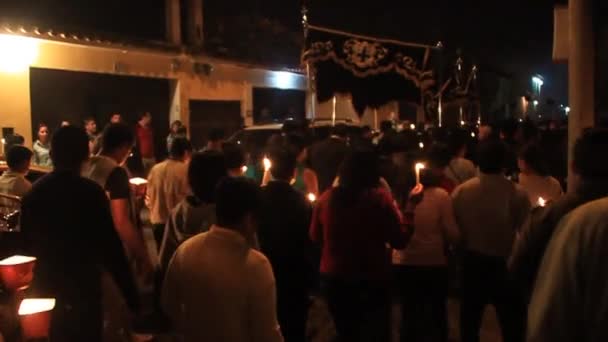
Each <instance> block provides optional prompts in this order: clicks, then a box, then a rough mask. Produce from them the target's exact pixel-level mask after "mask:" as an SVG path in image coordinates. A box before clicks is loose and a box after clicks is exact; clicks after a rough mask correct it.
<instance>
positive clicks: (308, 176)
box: [287, 134, 319, 196]
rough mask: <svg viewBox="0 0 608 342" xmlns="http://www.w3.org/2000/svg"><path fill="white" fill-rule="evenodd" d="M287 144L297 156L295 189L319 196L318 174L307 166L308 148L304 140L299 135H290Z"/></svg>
mask: <svg viewBox="0 0 608 342" xmlns="http://www.w3.org/2000/svg"><path fill="white" fill-rule="evenodd" d="M287 144H288V145H289V147H290V148H291V149H292V150H293V151H294V153H295V155H296V156H297V159H296V160H297V164H296V174H295V177H294V183H293V187H294V188H295V189H296V190H298V191H300V192H301V193H303V194H313V195H314V196H318V195H319V180H318V179H317V174H316V172H315V171H314V170H313V169H311V168H309V167H308V166H307V165H306V160H307V159H308V148H307V146H306V144H305V142H304V138H303V137H301V136H299V135H295V134H292V135H289V136H288V137H287Z"/></svg>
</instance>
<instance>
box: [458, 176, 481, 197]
mask: <svg viewBox="0 0 608 342" xmlns="http://www.w3.org/2000/svg"><path fill="white" fill-rule="evenodd" d="M480 185H481V182H480V181H479V177H474V178H471V179H469V180H468V181H466V182H464V183H462V184H460V185H459V186H457V187H456V188H455V189H454V191H453V192H452V194H457V193H460V192H462V191H466V190H469V189H475V188H478V187H479V186H480Z"/></svg>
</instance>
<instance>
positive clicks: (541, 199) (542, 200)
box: [537, 197, 547, 207]
mask: <svg viewBox="0 0 608 342" xmlns="http://www.w3.org/2000/svg"><path fill="white" fill-rule="evenodd" d="M537 204H538V206H539V207H544V206H545V205H547V201H546V200H545V199H544V198H542V197H539V198H538V202H537Z"/></svg>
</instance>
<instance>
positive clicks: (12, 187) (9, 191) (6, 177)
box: [0, 145, 33, 210]
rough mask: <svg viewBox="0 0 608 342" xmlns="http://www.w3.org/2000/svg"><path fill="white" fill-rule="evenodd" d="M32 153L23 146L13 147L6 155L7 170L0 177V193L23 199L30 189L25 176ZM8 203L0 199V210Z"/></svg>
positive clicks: (30, 185)
mask: <svg viewBox="0 0 608 342" xmlns="http://www.w3.org/2000/svg"><path fill="white" fill-rule="evenodd" d="M32 155H33V153H32V151H30V149H29V148H27V147H25V146H20V145H15V146H13V147H11V148H10V149H9V150H8V152H7V153H6V164H8V170H6V171H4V173H3V174H2V176H0V193H3V194H6V195H13V196H19V197H23V195H25V194H26V193H28V192H29V191H30V189H31V188H32V183H30V182H29V181H28V180H27V179H26V178H25V176H26V175H27V173H28V171H29V169H30V164H31V161H32ZM8 204H9V203H7V201H5V200H4V199H2V198H0V210H1V208H2V207H3V206H4V205H7V206H8Z"/></svg>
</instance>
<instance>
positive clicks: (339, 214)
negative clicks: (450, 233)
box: [310, 150, 411, 342]
mask: <svg viewBox="0 0 608 342" xmlns="http://www.w3.org/2000/svg"><path fill="white" fill-rule="evenodd" d="M339 177H340V185H339V186H338V187H335V188H332V189H330V190H328V191H327V192H325V193H324V194H323V196H321V198H320V199H319V202H318V203H317V205H316V207H315V210H314V213H313V221H312V224H311V229H310V236H311V239H312V240H313V241H314V242H316V243H319V244H320V245H322V248H321V268H320V272H321V276H322V288H323V291H324V294H325V296H326V299H327V303H328V305H329V310H330V312H331V314H332V316H333V319H334V323H335V326H336V330H337V333H338V336H339V340H340V341H349V342H352V341H388V336H389V313H390V294H389V286H390V285H389V284H390V281H389V278H390V270H391V263H390V257H389V255H390V252H389V251H390V249H389V246H390V247H392V248H395V249H403V248H405V246H406V245H407V242H408V240H409V237H410V236H411V232H406V231H405V229H404V224H403V220H402V215H401V213H400V211H399V209H398V207H397V206H396V203H395V201H394V200H393V197H392V196H391V194H390V193H389V192H388V191H387V190H385V189H382V188H381V187H380V186H379V185H380V176H379V167H378V159H377V156H376V154H375V153H374V152H373V151H371V150H370V151H368V150H362V151H355V152H352V153H351V154H350V155H349V156H348V157H347V158H346V160H345V161H344V163H343V165H342V167H341V170H340V172H339Z"/></svg>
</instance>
